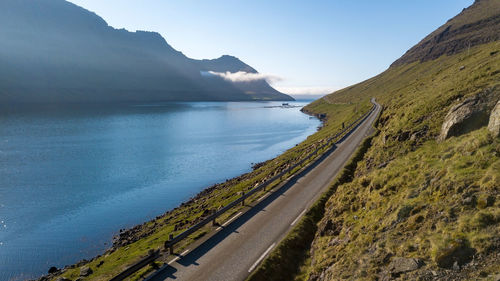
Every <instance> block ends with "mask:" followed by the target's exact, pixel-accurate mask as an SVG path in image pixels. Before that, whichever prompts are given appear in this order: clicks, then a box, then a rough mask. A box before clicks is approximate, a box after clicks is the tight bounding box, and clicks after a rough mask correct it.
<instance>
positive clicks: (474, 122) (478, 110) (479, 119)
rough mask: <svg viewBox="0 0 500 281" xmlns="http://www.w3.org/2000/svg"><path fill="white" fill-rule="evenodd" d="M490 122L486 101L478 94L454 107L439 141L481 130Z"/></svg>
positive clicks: (447, 116)
mask: <svg viewBox="0 0 500 281" xmlns="http://www.w3.org/2000/svg"><path fill="white" fill-rule="evenodd" d="M487 122H488V114H487V113H486V101H485V100H484V98H483V95H481V94H477V95H474V96H472V97H469V98H467V99H465V100H464V101H463V102H461V103H459V104H457V105H455V106H453V107H452V108H451V109H450V111H448V114H446V117H445V120H444V122H443V125H442V127H441V133H440V135H439V137H438V140H439V141H444V140H446V139H448V138H450V137H452V136H459V135H462V134H465V133H468V132H470V131H473V130H476V129H479V128H481V127H482V126H484V125H486V124H487Z"/></svg>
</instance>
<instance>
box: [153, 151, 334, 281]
mask: <svg viewBox="0 0 500 281" xmlns="http://www.w3.org/2000/svg"><path fill="white" fill-rule="evenodd" d="M336 148H337V146H336V145H334V146H333V147H332V148H330V149H329V150H328V151H327V152H325V153H324V154H323V155H322V156H321V157H320V158H319V159H317V160H316V161H315V162H314V163H313V164H312V165H311V166H309V167H307V168H306V169H305V170H303V171H301V172H300V173H298V174H296V175H294V176H293V178H292V179H290V180H289V181H288V182H287V183H286V184H284V185H283V186H282V187H280V188H279V189H277V190H275V191H273V192H271V193H270V194H269V196H268V197H266V198H265V199H263V200H262V201H260V202H258V203H257V204H256V205H255V206H253V207H252V208H251V209H249V210H248V211H247V212H245V213H244V214H243V215H241V216H240V217H238V218H237V219H235V220H234V221H233V222H231V223H230V224H229V225H227V226H225V227H223V228H222V230H220V231H219V232H217V233H216V234H214V235H213V236H212V237H210V238H209V239H207V241H205V242H203V243H202V244H200V245H199V246H198V247H196V248H195V249H194V250H193V251H192V252H190V253H188V254H187V255H185V256H183V257H181V258H180V259H179V260H178V261H177V263H178V264H180V265H182V266H184V267H188V266H191V265H194V266H197V265H198V263H197V262H196V261H197V260H198V259H199V258H201V257H202V256H203V255H205V254H206V253H207V252H208V251H210V250H211V249H212V248H214V247H215V246H216V245H217V244H219V243H220V242H221V241H222V240H224V239H225V238H226V237H228V236H229V235H231V234H232V233H238V232H237V231H236V229H238V228H239V227H240V226H242V225H243V224H245V223H246V222H247V221H248V220H250V219H251V218H252V217H253V216H255V215H256V214H258V213H259V212H263V211H265V210H264V209H265V208H266V207H267V206H268V205H269V204H270V203H271V202H273V201H274V200H275V199H276V198H278V197H279V196H283V194H284V193H285V192H286V191H287V190H288V189H290V187H292V186H293V185H294V184H295V183H297V181H298V180H299V179H300V178H301V177H302V176H304V175H305V174H307V173H309V172H310V171H311V170H312V169H314V168H315V167H316V166H317V165H319V163H321V162H322V161H323V160H324V159H325V158H327V157H328V156H330V154H331V153H332V152H333V151H335V149H336ZM175 272H177V269H176V268H175V267H173V266H170V265H166V266H165V267H163V268H162V269H160V270H159V271H158V272H157V273H156V274H155V275H154V277H152V278H151V279H147V280H148V281H156V280H164V279H167V278H171V279H176V277H175V275H174V273H175Z"/></svg>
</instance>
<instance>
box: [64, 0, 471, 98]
mask: <svg viewBox="0 0 500 281" xmlns="http://www.w3.org/2000/svg"><path fill="white" fill-rule="evenodd" d="M71 2H73V3H75V4H77V5H79V6H82V7H84V8H86V9H88V10H90V11H93V12H95V13H96V14H98V15H99V16H101V17H102V18H104V20H106V21H107V22H108V24H109V25H111V26H113V27H115V28H125V29H127V30H129V31H136V30H147V31H156V32H159V33H160V34H161V35H162V36H163V37H164V38H165V39H166V40H167V42H168V43H169V44H170V45H171V46H172V47H174V48H175V49H177V50H178V51H181V52H183V53H184V54H185V55H187V56H188V57H191V58H195V59H212V58H217V57H220V56H221V55H233V56H236V57H238V58H239V59H241V60H242V61H244V62H245V63H247V64H249V65H250V66H252V67H253V68H255V69H256V70H257V71H259V72H260V73H263V74H265V75H268V76H269V77H272V78H273V79H271V81H270V82H271V84H272V85H273V86H274V87H275V88H276V89H278V90H280V91H282V92H285V93H288V94H326V93H330V92H332V91H334V90H338V89H341V88H344V87H347V86H350V85H352V84H355V83H358V82H361V81H363V80H365V79H368V78H370V77H372V76H374V75H377V74H379V73H381V72H383V71H384V70H386V69H387V68H388V67H389V65H390V64H391V63H392V62H393V61H395V60H396V59H397V58H399V57H400V56H401V55H403V54H404V53H405V51H406V50H408V49H409V48H411V47H412V46H413V45H415V44H416V43H418V42H419V41H420V40H421V39H423V38H424V37H425V36H426V35H427V34H429V33H431V32H432V31H434V30H435V29H436V28H438V27H439V26H441V25H442V24H444V23H445V22H446V21H447V20H448V19H450V18H452V17H453V16H455V15H456V14H458V13H459V12H460V11H461V10H462V9H463V8H465V7H468V6H470V5H471V4H472V3H473V0H418V1H401V0H380V1H373V0H357V1H349V0H329V1H319V0H309V1H304V0H247V1H242V0H211V1H201V0H71Z"/></svg>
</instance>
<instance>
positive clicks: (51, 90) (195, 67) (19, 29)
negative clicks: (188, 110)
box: [0, 0, 292, 104]
mask: <svg viewBox="0 0 500 281" xmlns="http://www.w3.org/2000/svg"><path fill="white" fill-rule="evenodd" d="M0 38H2V39H1V40H0V63H1V65H2V67H1V68H0V103H3V104H5V103H101V102H151V101H194V100H196V101H198V100H215V101H216V100H242V101H243V100H292V98H291V97H289V96H287V95H285V94H282V93H280V92H278V91H276V90H275V89H273V88H272V87H271V86H270V85H269V84H268V83H267V82H266V81H265V80H264V79H261V80H254V81H249V82H245V83H238V82H231V81H228V80H225V79H223V78H222V77H219V76H215V75H212V76H204V75H202V74H203V72H207V71H214V72H228V71H229V72H238V71H244V72H251V73H257V71H256V70H255V69H253V68H252V67H250V66H248V65H247V64H245V63H243V62H242V61H240V60H239V59H237V58H235V57H232V56H222V57H221V58H218V59H214V60H194V59H190V58H188V57H186V56H185V55H184V54H182V53H181V52H178V51H176V50H175V49H173V48H172V47H171V46H170V45H169V44H168V43H167V42H166V41H165V40H164V39H163V37H162V36H161V35H160V34H158V33H154V32H146V31H137V32H129V31H126V30H124V29H114V28H112V27H110V26H108V24H107V23H106V22H105V21H104V20H103V19H102V18H100V17H99V16H97V15H96V14H94V13H92V12H89V11H87V10H85V9H83V8H81V7H79V6H76V5H74V4H72V3H69V2H67V1H64V0H3V1H1V2H0Z"/></svg>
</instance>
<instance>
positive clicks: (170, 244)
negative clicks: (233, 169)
mask: <svg viewBox="0 0 500 281" xmlns="http://www.w3.org/2000/svg"><path fill="white" fill-rule="evenodd" d="M373 110H375V105H373V106H372V108H371V109H370V110H369V111H368V112H367V113H365V114H364V115H363V116H361V117H359V118H358V119H356V120H355V121H354V122H352V123H351V124H350V125H349V126H347V127H346V128H344V129H343V130H342V131H340V132H339V133H337V134H336V135H335V136H333V137H331V138H329V139H328V140H327V142H326V143H325V144H323V145H322V146H321V147H319V148H316V150H314V151H313V152H311V153H310V154H309V155H308V156H306V157H305V158H303V159H302V160H300V161H299V162H298V163H296V164H294V165H293V166H291V167H289V168H287V169H285V170H284V171H282V172H281V173H279V174H277V175H275V176H273V177H272V178H270V179H268V180H267V181H265V182H263V183H261V184H260V185H258V186H256V187H254V188H252V189H251V190H250V191H248V192H247V193H244V194H243V195H242V196H241V197H239V198H238V199H236V200H234V201H232V202H231V203H229V204H228V205H226V206H224V207H222V208H221V209H219V210H217V211H216V212H215V213H213V214H212V215H210V216H208V217H206V218H204V219H203V220H202V221H200V222H198V223H197V224H195V225H193V226H192V227H190V228H188V229H187V230H185V231H184V232H182V233H180V234H178V235H177V236H175V237H172V236H170V237H169V240H167V241H166V242H165V249H169V250H170V253H173V246H174V245H175V244H177V243H179V242H180V241H181V240H183V239H185V238H187V237H188V236H189V235H191V234H193V233H194V232H195V231H197V230H199V229H201V228H202V227H204V226H205V225H207V224H208V223H210V222H215V220H216V219H217V218H218V217H219V216H220V215H222V214H224V213H225V212H227V211H228V210H230V209H231V208H233V207H234V206H236V205H238V204H240V203H243V202H244V201H245V199H246V198H248V197H250V196H252V195H253V194H255V193H256V192H258V191H260V190H262V189H264V188H266V187H267V186H268V185H270V184H271V183H273V182H274V181H276V180H277V179H279V178H281V177H282V176H284V175H285V174H287V173H289V172H290V171H293V170H294V169H295V168H297V167H298V166H300V165H302V164H303V163H304V162H305V161H307V160H309V159H310V158H311V157H313V156H314V155H315V154H316V153H317V152H318V151H319V150H322V149H323V148H325V147H327V146H331V145H335V143H332V142H333V141H334V140H335V139H337V138H338V137H340V136H341V135H343V134H344V133H346V132H348V133H350V132H349V131H351V130H353V129H355V128H356V127H357V125H359V124H361V123H362V122H363V121H364V120H365V119H366V118H367V117H368V116H369V115H370V114H371V113H372V112H373Z"/></svg>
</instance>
